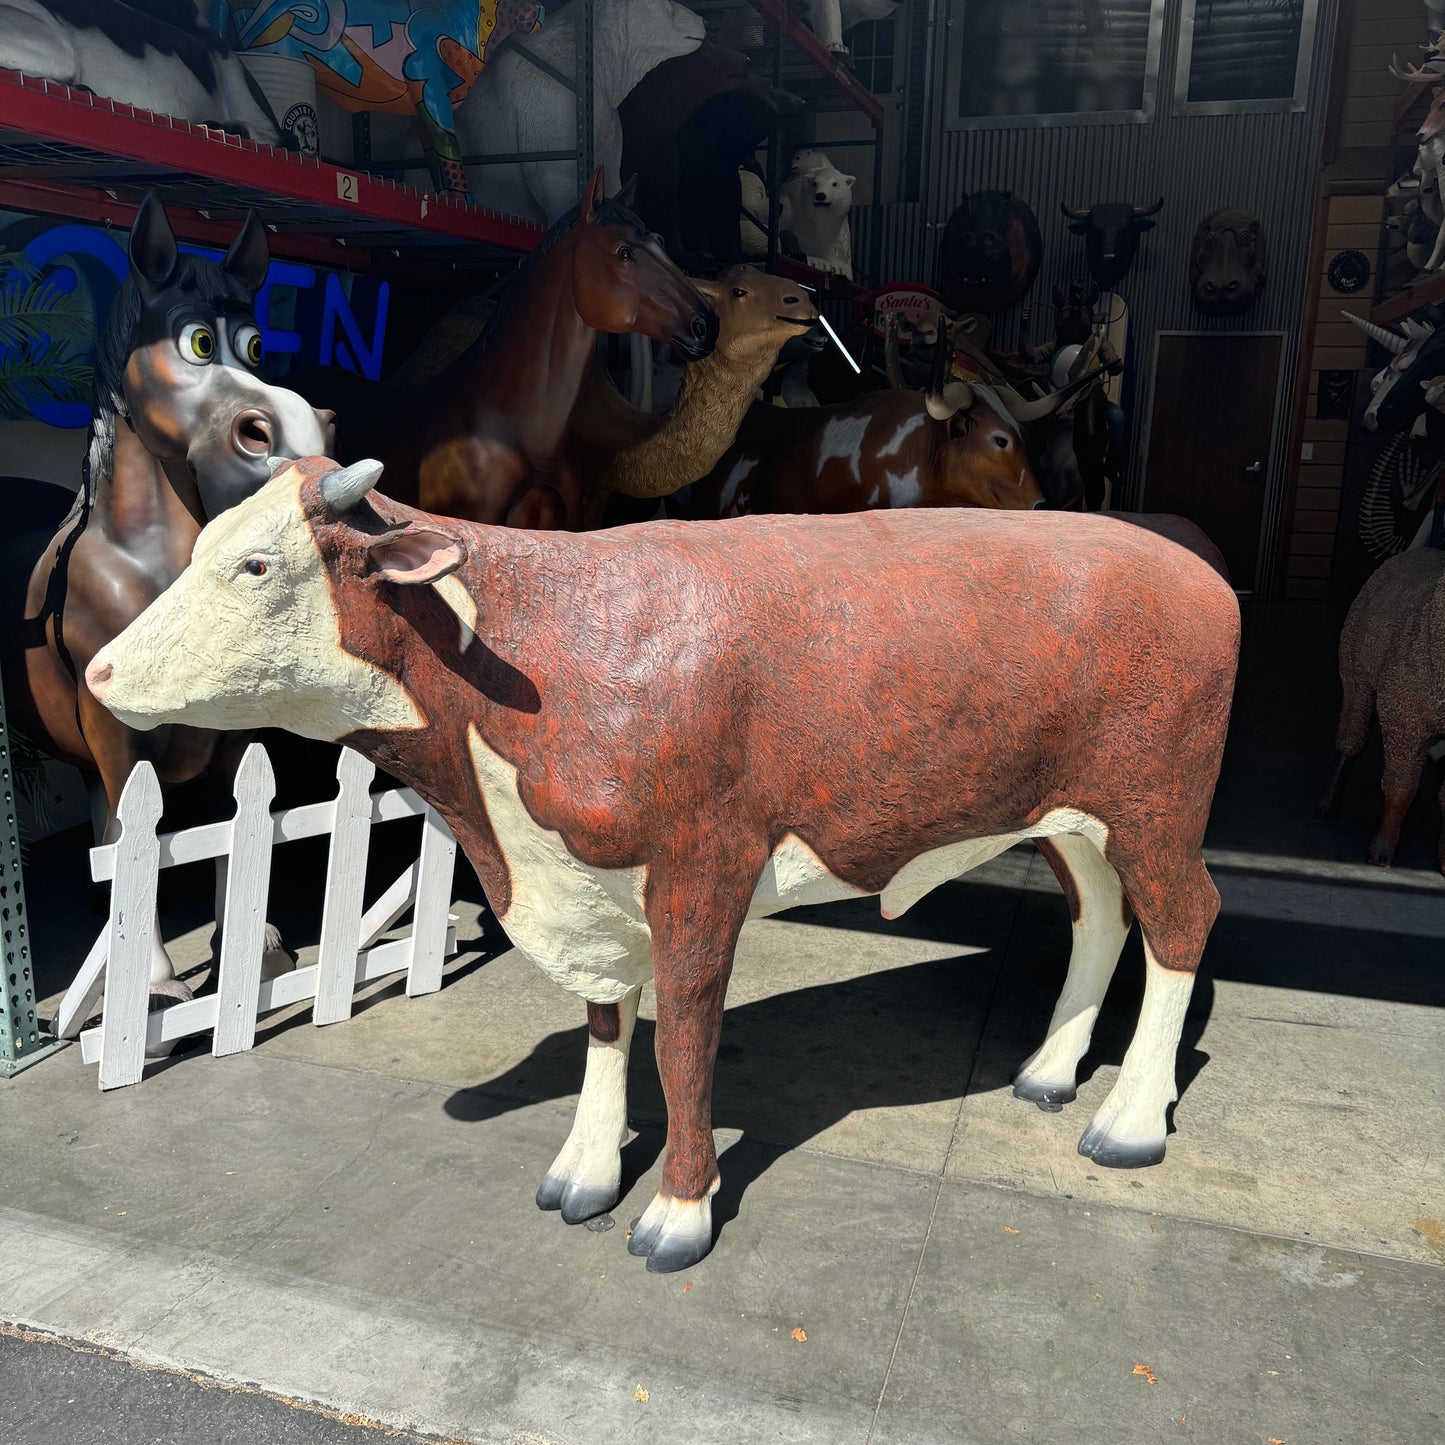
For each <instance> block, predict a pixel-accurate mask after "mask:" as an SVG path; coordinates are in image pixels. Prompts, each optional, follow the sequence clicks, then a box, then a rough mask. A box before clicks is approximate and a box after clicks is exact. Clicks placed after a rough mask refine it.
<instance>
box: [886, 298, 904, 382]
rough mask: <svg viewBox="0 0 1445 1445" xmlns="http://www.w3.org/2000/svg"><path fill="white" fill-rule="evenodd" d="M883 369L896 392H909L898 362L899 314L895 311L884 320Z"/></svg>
mask: <svg viewBox="0 0 1445 1445" xmlns="http://www.w3.org/2000/svg"><path fill="white" fill-rule="evenodd" d="M883 368H884V370H885V371H886V372H887V373H888V385H889V386H891V387H892V388H893V390H894V391H906V390H907V383H906V382H905V381H904V380H903V367H902V365H901V364H900V363H899V360H898V314H897V313H896V312H894V311H890V312H889V313H888V314H887V315H886V316H885V317H884V318H883Z"/></svg>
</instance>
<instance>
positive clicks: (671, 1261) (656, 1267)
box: [627, 1184, 717, 1274]
mask: <svg viewBox="0 0 1445 1445" xmlns="http://www.w3.org/2000/svg"><path fill="white" fill-rule="evenodd" d="M716 1189H717V1185H716V1184H714V1185H713V1191H714V1192H715V1191H716ZM711 1249H712V1194H711V1193H709V1194H708V1195H707V1196H706V1197H704V1198H702V1199H696V1200H689V1199H668V1198H665V1197H664V1196H663V1195H661V1194H659V1195H657V1196H656V1197H655V1198H654V1199H653V1201H652V1203H651V1204H649V1205H648V1206H647V1212H646V1213H645V1214H644V1215H643V1216H642V1218H641V1219H639V1220H638V1221H637V1225H636V1227H635V1228H634V1229H633V1231H632V1238H631V1239H629V1240H628V1241H627V1252H628V1253H629V1254H637V1255H644V1256H646V1258H647V1267H648V1269H649V1270H651V1271H652V1272H653V1273H654V1274H671V1273H673V1272H674V1271H675V1270H679V1269H691V1268H692V1266H693V1265H695V1264H696V1263H697V1262H698V1260H700V1259H704V1258H706V1256H707V1255H708V1253H709V1252H710V1251H711Z"/></svg>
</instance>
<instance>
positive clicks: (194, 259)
mask: <svg viewBox="0 0 1445 1445" xmlns="http://www.w3.org/2000/svg"><path fill="white" fill-rule="evenodd" d="M167 290H168V291H176V292H189V293H190V294H191V295H192V296H193V297H194V298H195V299H196V300H197V301H198V302H200V304H201V305H202V306H203V307H205V308H206V309H207V310H210V311H215V312H228V313H235V312H236V311H250V310H251V308H252V300H251V293H250V292H249V291H247V290H246V288H245V286H243V285H242V284H241V282H239V281H238V280H236V278H235V277H234V276H231V275H228V274H227V273H226V272H225V271H223V270H222V269H221V268H220V266H219V265H217V263H216V262H214V261H211V260H208V259H207V258H206V257H204V256H190V255H182V256H181V258H180V261H179V264H178V265H177V267H176V274H175V277H174V278H173V280H172V281H171V283H170V285H169V286H168V287H167ZM142 310H143V307H142V305H141V296H140V291H139V289H138V288H137V286H136V282H135V277H134V276H128V277H126V281H125V284H124V285H123V286H122V287H121V288H120V294H119V295H118V296H117V297H116V298H115V304H114V305H113V306H112V307H111V308H110V315H109V316H108V317H107V318H106V322H105V329H104V330H103V331H102V332H101V334H100V341H99V342H98V343H97V345H96V348H95V387H94V390H93V391H92V393H91V402H90V438H89V446H88V448H87V451H86V468H85V480H84V483H83V484H82V486H81V489H80V492H79V494H78V495H77V497H76V509H77V510H79V509H80V508H81V507H88V506H89V505H90V503H91V502H93V501H94V500H95V489H96V488H97V487H98V486H99V485H100V481H101V478H102V477H108V476H109V475H110V470H111V464H112V463H113V461H114V460H115V421H116V418H117V417H126V416H128V415H129V410H128V408H127V406H126V400H125V366H126V362H127V361H128V360H129V359H130V354H131V352H132V351H133V350H134V348H135V332H136V328H137V326H138V325H139V323H140V319H141V312H142Z"/></svg>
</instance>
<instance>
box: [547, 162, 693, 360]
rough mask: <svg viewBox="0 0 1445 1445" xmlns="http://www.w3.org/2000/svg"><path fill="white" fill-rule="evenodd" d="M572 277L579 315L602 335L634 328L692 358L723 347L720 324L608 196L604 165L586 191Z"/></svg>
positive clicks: (574, 234) (575, 231)
mask: <svg viewBox="0 0 1445 1445" xmlns="http://www.w3.org/2000/svg"><path fill="white" fill-rule="evenodd" d="M568 235H569V238H575V242H576V247H575V250H574V253H573V262H572V278H573V287H574V293H575V297H576V304H577V314H578V316H580V317H581V318H582V321H583V322H584V323H585V324H586V325H588V326H590V327H592V328H593V329H594V330H597V331H606V332H611V333H613V334H621V333H624V332H629V331H635V332H639V333H641V334H642V335H643V336H650V337H651V338H652V339H653V340H654V341H660V342H662V343H663V344H664V345H669V346H674V347H676V348H677V350H678V351H680V352H681V353H682V354H683V355H684V356H686V357H687V358H688V359H689V360H690V361H696V360H698V359H699V358H700V357H703V356H706V355H707V354H708V353H709V352H710V351H711V350H712V349H713V346H714V345H715V344H716V342H717V332H718V320H717V317H716V316H715V315H714V314H713V311H712V308H711V307H710V306H709V305H708V304H707V301H706V300H705V299H704V298H703V296H702V294H701V293H700V292H699V291H698V289H697V288H696V287H695V286H694V285H693V284H692V282H691V281H689V280H688V279H687V277H686V276H684V275H683V274H682V272H681V271H679V270H678V269H677V267H676V266H675V265H673V263H672V262H671V261H670V260H669V259H668V257H667V253H666V252H665V251H664V250H663V249H662V247H661V245H660V244H659V243H658V241H657V238H656V237H654V236H653V235H651V234H650V233H649V232H648V230H647V227H646V226H644V225H643V223H642V221H641V220H640V219H639V218H638V217H637V216H635V215H634V214H633V213H632V212H631V211H630V210H629V209H628V208H627V206H626V205H625V204H624V203H623V201H622V200H621V199H613V198H609V197H608V196H607V194H606V190H605V188H604V184H603V172H602V167H601V166H598V168H597V171H596V173H595V174H594V175H593V177H592V179H591V181H590V182H589V183H588V185H587V189H586V190H585V191H583V192H582V200H581V203H580V204H579V206H578V218H577V221H576V224H575V225H573V226H572V227H571V228H570V230H569V233H568Z"/></svg>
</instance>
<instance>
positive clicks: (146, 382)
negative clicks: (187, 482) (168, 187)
mask: <svg viewBox="0 0 1445 1445" xmlns="http://www.w3.org/2000/svg"><path fill="white" fill-rule="evenodd" d="M269 265H270V257H269V254H268V251H267V246H266V231H265V228H264V227H263V226H262V225H261V223H260V222H259V221H258V220H257V219H256V216H255V213H254V212H251V213H248V215H247V217H246V222H245V224H244V225H243V226H242V228H241V232H240V234H239V235H238V236H237V237H236V239H235V241H234V242H232V244H231V249H230V250H229V251H227V253H226V256H225V259H224V260H222V261H221V263H220V265H219V266H218V265H217V264H216V263H215V262H213V261H209V260H207V259H205V258H204V257H200V256H193V255H190V254H185V255H183V254H182V253H181V251H180V248H179V247H178V246H177V244H176V238H175V235H174V233H173V232H172V230H171V227H170V222H169V221H168V220H167V219H166V213H165V208H164V207H163V206H162V205H161V203H160V201H159V200H158V199H157V198H156V196H155V194H154V193H153V192H152V193H148V194H147V195H146V197H145V199H144V200H143V201H142V202H141V205H140V209H139V210H138V211H137V212H136V218H135V224H134V226H133V227H132V229H131V236H130V279H129V280H128V281H127V282H126V284H125V285H124V286H123V287H122V288H121V291H120V294H119V296H117V298H116V301H115V304H114V306H113V307H112V308H111V314H110V316H109V318H108V319H107V321H106V325H105V329H104V331H103V333H102V335H101V338H100V342H99V345H98V347H97V349H96V364H95V384H96V392H97V396H96V404H95V407H94V413H95V422H94V425H93V428H92V435H91V468H92V471H94V472H96V473H97V475H98V474H99V473H100V472H101V471H107V470H108V469H109V467H110V465H111V461H112V457H113V453H114V440H115V426H116V418H117V417H118V418H120V419H121V422H122V423H123V424H124V425H126V426H128V427H129V428H130V430H131V431H132V432H134V433H135V435H136V437H137V438H138V439H139V440H140V441H141V443H142V444H143V445H144V447H145V449H146V450H147V451H148V452H149V453H150V454H151V455H152V456H153V457H155V458H157V459H158V460H159V461H160V462H161V463H162V464H163V465H166V466H176V467H182V468H184V470H185V472H187V473H188V474H189V476H190V477H191V478H192V479H193V480H194V482H195V486H196V490H197V492H198V493H199V496H200V504H201V508H202V510H203V511H204V513H205V515H206V516H207V517H214V516H217V515H218V514H219V513H221V512H224V511H225V510H226V509H227V508H228V507H233V506H235V504H236V503H237V502H239V501H240V500H241V499H242V498H243V497H247V496H249V495H250V494H251V493H252V492H254V491H256V490H257V488H258V487H260V486H262V485H263V484H264V483H265V482H266V480H267V478H268V477H269V475H270V474H269V472H268V471H267V469H266V459H267V458H268V457H270V456H284V457H297V456H307V455H316V454H324V453H325V452H327V451H329V450H330V447H331V440H332V432H333V427H332V423H333V420H334V418H333V416H332V414H331V413H330V412H318V411H315V410H313V409H312V407H311V406H310V405H309V404H308V403H307V402H305V401H304V400H302V398H301V397H299V396H297V395H296V393H295V392H293V391H286V390H284V389H283V388H281V387H276V386H272V385H270V384H269V383H268V382H267V381H265V380H264V378H263V377H262V375H261V362H262V344H261V331H260V328H259V326H258V325H257V324H256V315H255V298H256V293H257V292H258V291H259V290H260V289H261V286H262V285H263V283H264V282H265V280H266V273H267V270H268V268H269Z"/></svg>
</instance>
